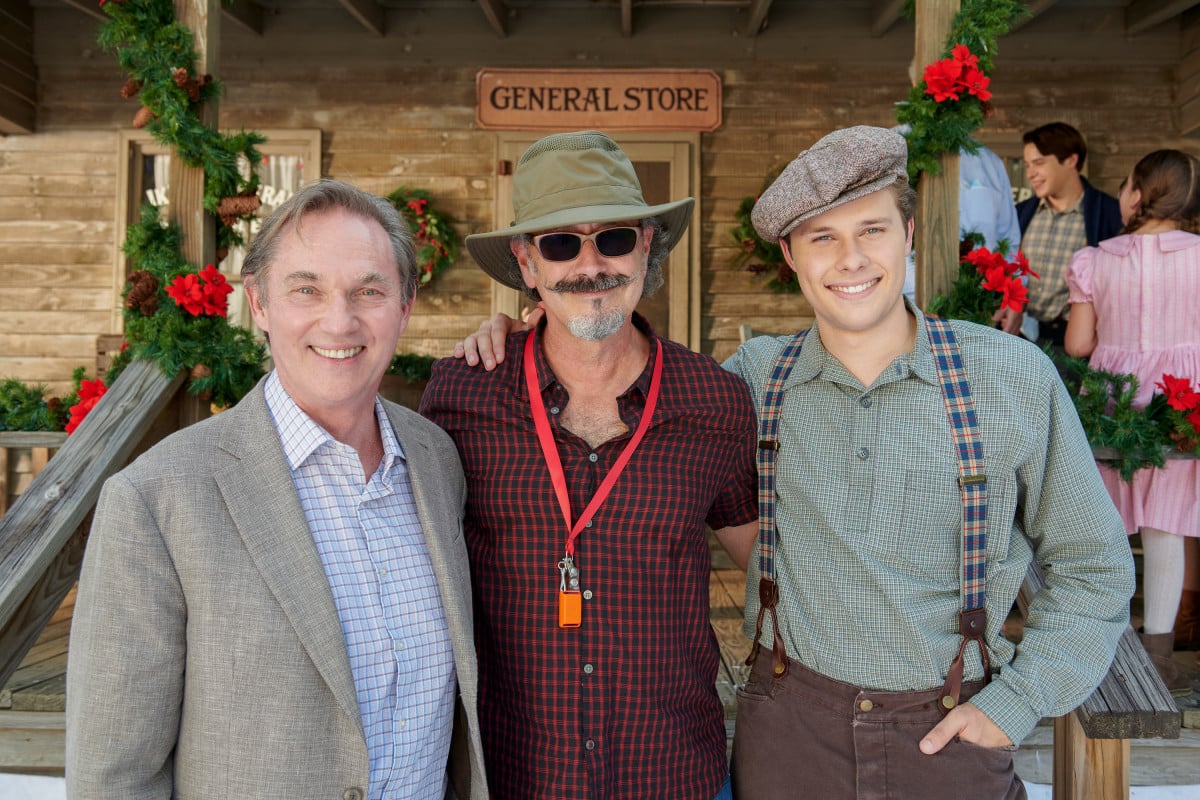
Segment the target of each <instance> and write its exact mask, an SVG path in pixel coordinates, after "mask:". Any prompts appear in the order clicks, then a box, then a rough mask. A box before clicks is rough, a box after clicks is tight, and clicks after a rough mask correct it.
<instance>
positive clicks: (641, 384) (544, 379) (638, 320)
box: [517, 311, 658, 397]
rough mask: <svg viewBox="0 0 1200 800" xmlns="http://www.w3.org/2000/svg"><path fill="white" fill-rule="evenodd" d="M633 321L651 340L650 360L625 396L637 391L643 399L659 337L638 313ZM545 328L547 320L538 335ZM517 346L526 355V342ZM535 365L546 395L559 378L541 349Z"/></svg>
mask: <svg viewBox="0 0 1200 800" xmlns="http://www.w3.org/2000/svg"><path fill="white" fill-rule="evenodd" d="M632 319H633V327H635V328H637V329H638V330H639V331H641V332H642V333H643V334H645V336H646V338H648V339H649V340H650V358H648V359H647V360H646V368H645V369H643V370H642V372H641V374H640V375H638V379H637V380H636V381H634V382H633V384H632V385H631V386H630V387H629V389H628V390H627V391H626V392H625V394H628V392H631V391H635V390H636V391H639V392H641V394H642V397H645V396H647V395H648V394H649V393H650V378H651V375H652V373H653V367H654V359H655V358H656V357H657V356H656V354H657V352H658V348H657V347H656V346H655V344H656V342H657V341H658V336H657V334H655V333H654V327H653V326H652V325H651V324H650V321H649V320H648V319H646V318H645V317H643V316H642V315H641V314H639V313H638V312H636V311H635V312H633V318H632ZM545 327H546V323H545V320H543V321H542V323H541V325H539V326H538V333H539V334H541V333H543V332H544V330H545ZM527 335H529V336H532V335H533V333H532V332H531V333H529V334H527ZM517 346H518V347H519V348H520V349H521V353H522V354H524V352H525V340H524V339H522V340H521V341H520V342H519V344H518V345H517ZM533 363H534V366H535V367H537V377H538V389H540V390H541V392H542V393H543V394H545V393H546V390H547V389H549V388H551V387H552V386H554V384H555V383H557V382H558V378H556V377H555V375H554V370H553V369H551V367H550V362H549V361H547V360H546V353H545V351H544V350H543V349H542V348H541V347H534V348H533ZM521 366H522V368H521V369H520V370H518V373H519V375H520V380H521V385H522V386H523V385H524V383H525V378H524V375H525V372H524V363H522V365H521ZM624 396H625V395H624V394H622V397H624Z"/></svg>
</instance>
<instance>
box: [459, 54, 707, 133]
mask: <svg viewBox="0 0 1200 800" xmlns="http://www.w3.org/2000/svg"><path fill="white" fill-rule="evenodd" d="M475 121H476V123H477V124H478V125H479V127H480V128H482V129H484V130H522V131H526V130H554V131H570V130H582V129H588V128H597V129H600V130H605V131H713V130H716V129H717V128H719V127H721V79H720V78H719V77H717V74H716V73H715V72H713V71H712V70H687V69H621V70H590V69H588V70H583V69H482V70H480V71H479V72H478V73H477V74H476V76H475Z"/></svg>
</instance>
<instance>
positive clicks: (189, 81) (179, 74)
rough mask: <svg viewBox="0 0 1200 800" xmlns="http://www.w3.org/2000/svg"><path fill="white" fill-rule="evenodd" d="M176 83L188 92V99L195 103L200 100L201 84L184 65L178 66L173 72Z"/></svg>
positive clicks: (172, 75)
mask: <svg viewBox="0 0 1200 800" xmlns="http://www.w3.org/2000/svg"><path fill="white" fill-rule="evenodd" d="M171 77H172V78H173V79H174V81H175V85H176V86H178V87H179V88H180V89H183V90H184V91H185V92H187V96H188V100H191V101H192V102H193V103H197V102H199V101H200V84H199V83H197V82H196V81H195V80H194V79H193V78H192V77H191V76H190V75H188V71H187V70H186V69H184V68H183V67H176V68H175V69H174V70H173V71H172V72H171Z"/></svg>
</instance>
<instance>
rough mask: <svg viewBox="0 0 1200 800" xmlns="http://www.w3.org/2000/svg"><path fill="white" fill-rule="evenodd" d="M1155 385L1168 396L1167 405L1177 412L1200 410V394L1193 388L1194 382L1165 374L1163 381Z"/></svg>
mask: <svg viewBox="0 0 1200 800" xmlns="http://www.w3.org/2000/svg"><path fill="white" fill-rule="evenodd" d="M1154 385H1155V386H1156V387H1158V388H1159V389H1162V391H1163V394H1165V395H1166V396H1167V405H1169V406H1170V407H1171V408H1173V409H1175V410H1176V411H1196V410H1200V394H1197V392H1196V391H1195V390H1194V389H1193V388H1192V382H1191V381H1190V380H1188V379H1187V378H1176V377H1175V376H1174V375H1168V374H1166V373H1164V374H1163V379H1162V380H1161V381H1158V382H1157V383H1155V384H1154Z"/></svg>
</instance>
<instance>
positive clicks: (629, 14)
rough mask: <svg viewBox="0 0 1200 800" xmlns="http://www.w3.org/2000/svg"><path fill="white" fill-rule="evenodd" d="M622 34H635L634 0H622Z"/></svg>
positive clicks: (628, 35)
mask: <svg viewBox="0 0 1200 800" xmlns="http://www.w3.org/2000/svg"><path fill="white" fill-rule="evenodd" d="M621 35H622V36H624V37H625V38H626V39H628V38H629V37H631V36H633V0H621Z"/></svg>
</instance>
